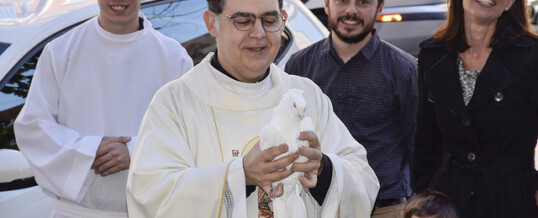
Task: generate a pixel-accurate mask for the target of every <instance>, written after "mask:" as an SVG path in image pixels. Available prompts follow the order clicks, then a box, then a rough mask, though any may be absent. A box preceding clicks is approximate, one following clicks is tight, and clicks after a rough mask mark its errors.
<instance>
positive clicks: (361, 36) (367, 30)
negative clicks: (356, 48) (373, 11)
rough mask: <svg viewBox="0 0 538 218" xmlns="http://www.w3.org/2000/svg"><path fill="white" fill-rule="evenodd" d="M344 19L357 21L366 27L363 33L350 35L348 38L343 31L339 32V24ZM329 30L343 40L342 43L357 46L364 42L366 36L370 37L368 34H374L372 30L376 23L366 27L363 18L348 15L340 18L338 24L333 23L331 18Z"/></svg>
mask: <svg viewBox="0 0 538 218" xmlns="http://www.w3.org/2000/svg"><path fill="white" fill-rule="evenodd" d="M343 19H346V20H354V21H357V22H358V24H362V25H363V26H364V29H363V30H362V32H360V33H359V34H357V35H348V36H346V35H344V34H343V33H342V32H341V31H339V30H338V29H337V24H338V22H340V21H342V20H343ZM329 28H330V29H331V30H332V31H333V32H334V33H335V34H336V36H337V37H338V38H339V39H340V40H342V41H344V42H345V43H348V44H355V43H358V42H361V41H362V40H364V38H366V36H368V34H370V33H371V32H372V30H373V29H374V22H372V23H369V24H367V25H365V24H364V19H362V18H360V17H358V16H356V15H346V16H342V17H339V18H338V19H337V20H336V22H331V19H330V18H329Z"/></svg>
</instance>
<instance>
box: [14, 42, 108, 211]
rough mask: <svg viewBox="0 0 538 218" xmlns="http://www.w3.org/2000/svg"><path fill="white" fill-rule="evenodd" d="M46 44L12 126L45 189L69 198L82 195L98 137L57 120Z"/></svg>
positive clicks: (55, 92)
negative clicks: (85, 134)
mask: <svg viewBox="0 0 538 218" xmlns="http://www.w3.org/2000/svg"><path fill="white" fill-rule="evenodd" d="M47 48H48V47H46V48H45V49H44V50H43V53H42V55H41V57H40V59H39V62H38V64H37V68H36V71H35V75H34V78H33V80H32V85H31V88H30V91H29V93H28V98H27V101H26V104H25V105H24V107H23V108H22V110H21V112H20V114H19V116H18V117H17V119H16V121H15V125H14V129H15V133H16V134H15V135H16V140H17V144H18V146H19V149H20V150H21V151H22V153H23V154H24V155H25V157H26V158H27V159H28V161H29V163H30V165H31V166H32V170H33V173H34V176H35V178H36V181H37V182H38V183H39V185H40V186H41V187H42V188H44V189H45V190H47V191H49V192H51V193H53V194H54V195H57V196H60V197H62V198H65V199H68V200H71V201H77V202H78V201H80V200H81V199H82V197H83V196H84V194H85V193H84V192H85V189H83V186H84V182H85V180H86V177H87V175H88V174H89V172H90V167H91V165H92V164H93V161H94V159H95V153H96V151H97V148H98V147H99V144H100V142H101V139H102V136H83V135H81V134H79V133H78V132H77V131H75V130H73V129H70V128H68V127H66V126H64V125H61V124H59V123H58V122H57V118H58V101H59V95H60V90H59V86H58V84H60V83H59V80H61V79H59V78H57V74H56V73H55V72H56V71H57V70H58V69H56V67H55V64H56V62H57V61H63V60H54V58H53V56H52V52H51V51H50V50H49V49H47Z"/></svg>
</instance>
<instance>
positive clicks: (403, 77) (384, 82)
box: [285, 31, 418, 199]
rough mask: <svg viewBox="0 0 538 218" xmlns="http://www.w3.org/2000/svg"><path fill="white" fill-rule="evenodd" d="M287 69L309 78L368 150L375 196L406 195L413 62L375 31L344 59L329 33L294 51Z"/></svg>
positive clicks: (413, 102) (414, 102)
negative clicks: (377, 186)
mask: <svg viewBox="0 0 538 218" xmlns="http://www.w3.org/2000/svg"><path fill="white" fill-rule="evenodd" d="M285 71H286V72H288V73H290V74H295V75H300V76H305V77H308V78H310V79H312V80H313V81H314V82H315V83H316V84H318V86H319V87H321V89H322V90H323V92H324V93H325V94H326V95H328V96H329V98H330V99H331V101H332V104H333V108H334V112H335V113H336V115H338V117H339V118H340V119H341V120H342V121H343V122H344V124H345V125H346V127H347V128H348V129H349V131H350V132H351V134H352V135H353V137H354V138H355V139H356V140H357V141H358V142H359V143H361V144H362V145H363V146H364V147H365V148H366V151H367V155H368V156H367V157H368V162H369V164H370V166H371V167H372V169H373V170H374V171H375V173H376V175H377V177H378V179H379V182H380V185H381V188H380V191H379V194H378V199H391V198H401V197H408V196H409V195H410V194H411V188H410V184H409V157H410V149H411V148H412V145H413V134H414V129H415V117H416V111H417V99H418V97H417V60H416V58H414V57H413V56H411V55H409V54H407V53H405V52H404V51H402V50H400V49H398V48H396V47H394V46H392V45H390V44H388V43H386V42H384V41H382V40H381V39H380V38H379V36H378V35H377V33H375V31H374V33H373V35H372V37H371V38H370V41H369V42H368V43H367V44H366V45H365V46H364V48H363V49H362V50H361V51H360V52H359V53H357V54H356V55H355V56H353V57H352V58H351V59H350V60H349V61H348V62H347V63H344V62H343V61H342V59H341V58H340V57H339V56H338V54H337V53H336V51H335V50H334V48H333V46H332V43H331V40H330V36H329V37H328V38H327V39H324V40H321V41H319V42H317V43H315V44H313V45H311V46H310V47H308V48H306V49H303V50H301V51H299V52H297V53H296V54H294V55H293V56H292V57H291V58H290V60H289V61H288V62H287V64H286V69H285Z"/></svg>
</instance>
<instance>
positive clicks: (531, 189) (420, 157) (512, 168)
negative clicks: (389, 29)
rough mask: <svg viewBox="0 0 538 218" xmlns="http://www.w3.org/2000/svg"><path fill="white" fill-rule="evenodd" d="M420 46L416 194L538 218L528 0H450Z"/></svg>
mask: <svg viewBox="0 0 538 218" xmlns="http://www.w3.org/2000/svg"><path fill="white" fill-rule="evenodd" d="M448 7H449V10H448V18H447V22H446V23H445V24H444V25H443V26H442V27H441V28H439V29H438V30H436V32H435V33H434V36H433V37H432V38H430V39H428V40H426V41H424V42H422V43H421V45H420V47H421V51H420V54H419V61H418V70H419V77H418V78H419V83H418V84H419V98H420V100H419V110H418V115H417V135H416V145H415V149H414V153H413V161H412V186H413V188H414V190H415V192H418V193H420V192H423V191H424V190H426V189H427V188H428V187H429V188H431V189H433V190H436V191H440V192H443V193H445V194H446V195H448V196H449V197H450V198H451V199H452V200H453V201H454V203H455V204H456V206H457V207H458V210H459V212H460V215H461V217H464V218H465V217H473V218H476V217H488V218H490V217H518V218H524V217H533V218H536V217H538V212H537V211H538V209H537V198H538V191H537V187H538V175H537V173H536V170H535V169H534V147H535V146H536V142H537V135H538V37H537V35H536V34H535V33H533V32H532V30H531V28H530V25H529V23H528V21H527V19H526V17H525V2H524V0H449V1H448Z"/></svg>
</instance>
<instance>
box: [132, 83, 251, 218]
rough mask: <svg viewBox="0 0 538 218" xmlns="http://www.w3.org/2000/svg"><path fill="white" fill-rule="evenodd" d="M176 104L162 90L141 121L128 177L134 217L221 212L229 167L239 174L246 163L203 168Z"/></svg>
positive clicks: (205, 215) (224, 163)
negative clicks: (188, 137)
mask: <svg viewBox="0 0 538 218" xmlns="http://www.w3.org/2000/svg"><path fill="white" fill-rule="evenodd" d="M165 87H166V86H165ZM165 87H164V88H165ZM173 102H174V100H173V98H172V97H171V96H170V94H169V93H165V94H163V88H161V90H160V91H158V92H157V94H156V95H155V97H154V99H153V100H152V102H151V104H150V106H149V108H148V110H147V111H146V114H145V116H144V119H143V120H142V124H141V126H140V130H139V134H138V140H137V143H136V146H135V149H134V152H133V155H132V159H131V166H130V170H129V176H128V179H127V207H128V208H129V210H128V212H129V217H131V218H137V217H176V216H178V215H181V216H182V217H218V214H219V211H220V214H221V216H222V214H225V213H226V208H224V205H223V200H224V199H223V194H224V191H225V189H226V183H227V181H226V179H225V178H226V176H227V173H226V168H227V167H230V168H231V171H232V173H233V174H236V173H238V174H239V171H240V170H239V169H241V168H242V166H240V165H239V166H238V165H235V164H233V166H232V164H230V161H227V162H221V163H217V164H212V165H209V166H205V167H198V166H197V165H196V163H195V161H194V157H193V155H192V152H191V150H190V147H189V146H190V145H189V144H188V142H187V140H186V138H185V137H184V135H186V132H185V131H187V130H185V129H184V128H183V126H182V118H181V114H180V113H179V112H178V111H177V108H176V107H175V105H174V103H173ZM189 131H197V130H189ZM199 131H203V130H202V129H200V130H199ZM234 162H236V161H234ZM229 164H230V165H229ZM243 189H244V186H243ZM238 193H239V192H238ZM234 195H235V193H234ZM238 195H239V194H238ZM243 196H244V191H243Z"/></svg>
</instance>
